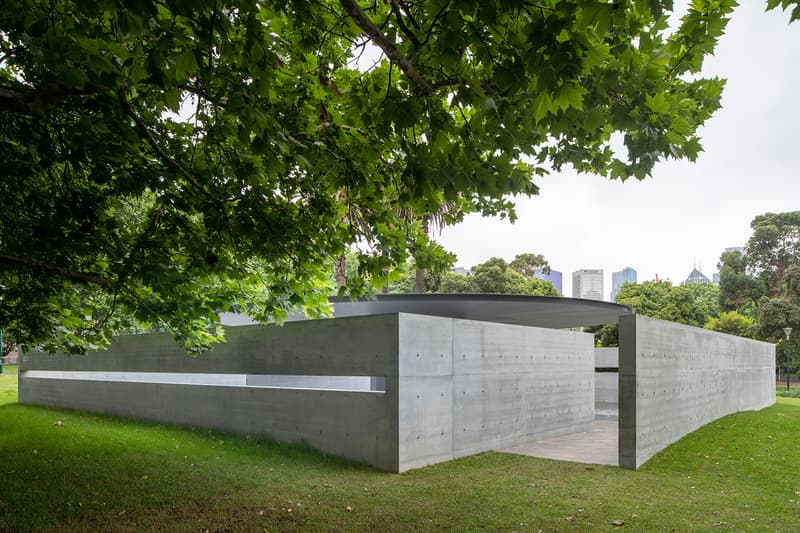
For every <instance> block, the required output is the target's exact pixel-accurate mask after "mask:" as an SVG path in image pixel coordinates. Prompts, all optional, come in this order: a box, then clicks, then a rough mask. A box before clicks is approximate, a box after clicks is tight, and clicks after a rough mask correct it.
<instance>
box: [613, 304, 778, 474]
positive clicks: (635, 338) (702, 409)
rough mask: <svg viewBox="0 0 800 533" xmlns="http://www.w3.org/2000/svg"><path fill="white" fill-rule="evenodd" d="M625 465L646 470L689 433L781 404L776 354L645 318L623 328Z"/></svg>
mask: <svg viewBox="0 0 800 533" xmlns="http://www.w3.org/2000/svg"><path fill="white" fill-rule="evenodd" d="M619 339H620V351H619V362H620V366H619V369H620V393H619V438H620V444H619V446H620V450H619V463H620V465H621V466H624V467H627V468H638V467H639V466H640V465H642V464H643V463H644V462H645V461H647V460H648V459H649V458H650V457H652V456H653V455H654V454H656V453H657V452H658V451H660V450H662V449H664V448H665V447H667V446H668V445H669V444H671V443H673V442H675V441H676V440H678V439H680V438H681V437H683V436H684V435H686V434H687V433H689V432H691V431H694V430H695V429H697V428H699V427H700V426H703V425H705V424H707V423H709V422H711V421H713V420H716V419H717V418H720V417H722V416H725V415H727V414H730V413H733V412H736V411H745V410H755V409H761V408H763V407H767V406H769V405H772V404H773V403H774V402H775V384H774V376H775V346H774V345H773V344H770V343H766V342H760V341H754V340H751V339H744V338H742V337H736V336H733V335H726V334H724V333H717V332H714V331H709V330H705V329H700V328H694V327H691V326H685V325H682V324H675V323H673V322H667V321H664V320H657V319H654V318H648V317H644V316H641V315H631V316H623V317H621V318H620V324H619Z"/></svg>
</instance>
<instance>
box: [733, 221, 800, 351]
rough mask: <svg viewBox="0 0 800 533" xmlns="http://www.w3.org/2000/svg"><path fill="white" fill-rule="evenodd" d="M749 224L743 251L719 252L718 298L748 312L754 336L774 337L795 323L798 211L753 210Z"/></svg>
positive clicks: (799, 271) (799, 278)
mask: <svg viewBox="0 0 800 533" xmlns="http://www.w3.org/2000/svg"><path fill="white" fill-rule="evenodd" d="M750 227H751V228H752V230H753V233H752V235H751V237H750V239H749V240H748V241H747V247H746V248H745V254H744V255H743V256H740V255H738V254H723V255H722V257H721V266H722V268H721V269H720V304H721V306H722V307H723V309H731V308H733V309H735V310H737V311H739V312H741V313H743V314H746V315H748V316H751V317H752V318H754V319H755V326H754V332H755V335H756V337H757V338H760V339H763V340H770V341H772V342H775V341H777V340H779V339H781V338H782V337H783V328H785V327H787V326H789V327H792V328H798V327H800V211H794V212H789V213H766V214H763V215H759V216H757V217H755V218H754V219H753V221H752V222H751V223H750ZM778 364H779V365H780V364H782V363H781V362H780V360H779V361H778Z"/></svg>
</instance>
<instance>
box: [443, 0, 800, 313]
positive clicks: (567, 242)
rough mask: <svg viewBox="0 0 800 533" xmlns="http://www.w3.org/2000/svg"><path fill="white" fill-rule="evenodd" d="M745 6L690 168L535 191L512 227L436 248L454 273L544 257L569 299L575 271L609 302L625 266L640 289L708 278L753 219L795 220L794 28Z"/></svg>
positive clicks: (718, 63)
mask: <svg viewBox="0 0 800 533" xmlns="http://www.w3.org/2000/svg"><path fill="white" fill-rule="evenodd" d="M678 4H680V2H676V7H677V5H678ZM742 4H743V5H742V6H741V7H739V8H738V9H737V11H736V12H735V13H734V15H733V20H731V22H730V24H729V25H728V29H727V32H726V35H725V36H723V38H722V39H721V41H720V44H719V46H718V48H717V52H716V55H715V56H714V57H711V58H709V59H707V61H706V63H705V66H704V74H705V75H707V76H720V77H724V78H727V80H728V84H727V86H726V89H725V92H724V95H723V100H722V106H723V107H722V109H720V110H719V111H718V112H717V113H716V114H715V116H714V117H713V118H712V119H711V120H710V121H709V122H707V123H706V127H705V128H704V129H703V130H702V131H701V137H702V139H703V146H704V148H705V152H703V153H701V154H700V157H699V159H698V161H697V162H696V163H693V164H692V163H685V162H675V161H668V162H663V163H661V164H659V165H658V166H657V167H656V168H655V170H654V172H653V177H652V178H648V179H646V180H645V181H642V182H639V181H636V180H634V179H631V180H628V181H627V182H625V183H621V182H617V181H609V180H607V179H604V178H602V177H599V176H591V175H578V174H576V173H574V172H563V173H553V174H551V175H549V176H547V177H545V178H542V179H538V180H537V183H538V185H539V186H540V188H541V191H540V193H539V195H538V196H536V197H533V198H519V199H517V200H516V204H517V214H518V215H519V219H518V220H517V222H516V223H515V224H513V225H512V224H510V223H509V222H507V221H504V220H500V219H495V218H482V217H480V216H471V217H468V218H467V219H466V220H465V222H463V223H462V224H459V225H458V226H454V227H450V228H445V229H444V230H443V231H442V233H441V235H440V236H438V237H436V239H437V240H438V241H439V242H440V243H441V244H443V245H444V246H445V248H447V249H448V250H450V251H452V252H454V253H456V254H457V255H458V262H457V265H458V266H464V267H471V266H474V265H476V264H478V263H481V262H483V261H485V260H486V259H488V258H490V257H503V258H505V259H506V260H510V259H512V258H513V257H514V256H515V255H516V254H518V253H524V252H535V253H541V254H544V256H545V257H546V258H547V259H548V260H549V261H550V264H551V266H552V267H553V268H554V269H556V270H560V271H561V272H563V273H564V286H563V289H564V294H565V295H567V296H571V294H572V292H571V291H572V276H571V273H572V272H573V271H575V270H577V269H580V268H602V269H604V270H605V282H604V292H605V298H606V299H608V297H609V293H610V292H611V273H612V272H613V271H618V270H621V269H622V268H624V267H626V266H630V267H633V268H634V269H635V270H636V271H637V272H638V275H639V281H645V280H650V279H654V278H655V276H656V274H658V276H659V278H661V279H669V280H671V281H672V282H673V283H680V282H681V281H683V280H684V279H685V278H686V277H687V276H688V275H689V273H690V272H691V270H692V268H693V266H694V264H695V263H696V264H697V265H698V267H701V270H702V272H703V273H705V274H706V275H707V276H708V277H709V278H711V276H712V274H713V273H714V272H716V270H717V269H716V264H717V261H718V259H719V256H720V253H722V251H723V249H724V248H726V247H729V246H743V245H744V244H745V243H746V242H747V239H748V238H749V236H750V221H751V220H752V219H753V217H754V216H755V215H758V214H760V213H766V212H782V211H794V210H800V180H798V179H797V175H798V169H800V135H798V130H800V105H798V97H799V96H800V68H798V67H799V65H798V60H800V22H796V23H795V24H793V25H791V26H790V25H789V24H788V21H789V15H788V14H787V13H783V12H781V11H772V12H769V13H764V6H765V5H766V1H764V0H742Z"/></svg>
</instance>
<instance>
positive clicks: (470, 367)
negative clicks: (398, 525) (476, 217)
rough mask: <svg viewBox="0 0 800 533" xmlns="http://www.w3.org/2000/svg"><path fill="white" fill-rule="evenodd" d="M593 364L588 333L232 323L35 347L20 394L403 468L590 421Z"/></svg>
mask: <svg viewBox="0 0 800 533" xmlns="http://www.w3.org/2000/svg"><path fill="white" fill-rule="evenodd" d="M593 370H594V352H593V347H592V336H591V335H589V334H584V333H578V332H574V331H560V330H551V329H543V328H532V327H525V326H517V325H507V324H495V323H485V322H475V321H466V320H458V319H452V318H443V317H431V316H423V315H411V314H404V313H399V314H392V315H374V316H365V317H353V318H340V319H332V320H318V321H306V322H293V323H289V324H286V325H285V326H283V327H276V326H244V327H231V328H229V329H228V342H227V343H225V344H222V345H220V346H218V347H217V348H216V349H215V350H214V351H213V352H211V353H208V354H204V355H202V356H200V357H190V356H187V355H185V354H184V353H183V352H182V351H181V350H180V349H179V348H178V347H177V346H175V344H174V342H173V341H172V339H171V338H170V337H169V336H167V335H137V336H128V337H121V338H119V339H116V340H115V342H114V344H113V345H112V347H111V349H109V350H108V351H103V352H94V353H89V354H87V355H84V356H72V357H65V356H50V355H47V354H43V353H30V354H28V355H27V356H25V357H24V359H23V362H22V366H21V368H20V371H21V373H20V401H21V402H23V403H34V404H40V405H48V406H54V407H67V408H72V409H80V410H86V411H95V412H102V413H109V414H115V415H122V416H129V417H133V418H143V419H150V420H157V421H161V422H166V423H175V424H184V425H192V426H200V427H209V428H216V429H221V430H226V431H233V432H240V433H265V434H269V435H271V436H273V437H274V438H276V439H278V440H283V441H297V440H302V441H305V442H307V443H308V444H310V445H312V446H314V447H316V448H318V449H320V450H322V451H325V452H329V453H334V454H337V455H342V456H344V457H349V458H352V459H356V460H359V461H363V462H366V463H369V464H371V465H373V466H376V467H377V468H380V469H384V470H390V471H404V470H407V469H410V468H415V467H418V466H423V465H427V464H432V463H436V462H440V461H446V460H449V459H452V458H454V457H461V456H464V455H469V454H472V453H477V452H480V451H485V450H491V449H497V448H499V447H504V446H510V445H513V444H515V443H516V442H517V441H518V440H519V439H522V438H527V437H530V436H544V435H553V434H558V433H564V432H569V431H574V430H575V429H586V428H588V427H589V426H590V425H591V421H592V419H593V416H594V371H593ZM36 372H38V374H36ZM47 372H50V373H51V374H50V377H43V376H45V375H47V374H46V373H47ZM71 372H91V373H92V376H91V379H89V378H87V375H86V374H71ZM104 373H105V374H104ZM123 373H132V374H130V375H128V376H124V379H123V378H121V377H120V375H121V374H123ZM153 373H162V375H161V376H160V377H153ZM180 373H185V374H186V379H185V380H183V381H181V380H180V379H179V378H176V377H175V375H174V374H180ZM37 376H38V377H37ZM104 376H105V377H104ZM136 376H139V378H141V379H143V380H144V381H145V382H136V381H130V379H136ZM226 376H227V377H226ZM280 376H294V377H295V378H296V379H293V380H290V381H292V383H293V385H296V384H297V383H296V382H306V383H307V384H309V383H311V384H314V386H318V380H314V379H309V378H308V376H322V377H326V378H325V379H329V380H331V381H335V382H336V383H339V384H340V383H349V384H361V385H359V386H361V387H362V389H363V388H364V386H363V384H364V383H366V380H367V379H369V381H370V383H372V382H380V383H381V384H382V385H383V386H382V389H383V392H381V391H374V390H362V391H361V392H354V391H340V390H319V389H298V388H280V387H275V385H276V383H278V384H279V383H285V382H286V380H283V381H281V380H279V379H278V378H279V377H280ZM331 377H337V378H336V379H333V378H331ZM300 378H302V379H300ZM309 386H311V385H309ZM370 388H371V389H372V387H370Z"/></svg>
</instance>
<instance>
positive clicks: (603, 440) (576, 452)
mask: <svg viewBox="0 0 800 533" xmlns="http://www.w3.org/2000/svg"><path fill="white" fill-rule="evenodd" d="M498 451H501V452H505V453H515V454H518V455H529V456H531V457H542V458H544V459H556V460H558V461H573V462H576V463H590V464H601V465H611V466H618V465H619V450H618V447H617V421H616V420H595V421H594V422H593V423H592V425H591V427H590V428H589V429H588V430H587V431H579V432H574V433H569V434H566V435H560V436H556V437H549V438H535V437H534V438H530V439H527V440H526V441H524V442H521V443H520V444H517V445H515V446H511V447H508V448H504V449H501V450H498Z"/></svg>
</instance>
